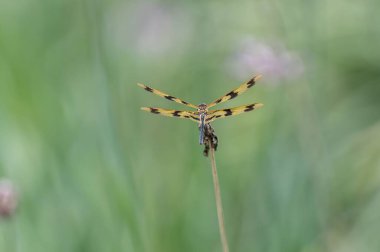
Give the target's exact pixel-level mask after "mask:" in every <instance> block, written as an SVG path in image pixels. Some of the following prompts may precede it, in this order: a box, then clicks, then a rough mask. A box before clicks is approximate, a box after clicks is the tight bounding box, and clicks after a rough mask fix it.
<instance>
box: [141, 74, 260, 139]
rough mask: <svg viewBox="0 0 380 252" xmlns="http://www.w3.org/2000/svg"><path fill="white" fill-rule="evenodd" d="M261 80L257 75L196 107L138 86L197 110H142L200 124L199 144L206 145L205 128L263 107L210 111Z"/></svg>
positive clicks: (253, 106) (147, 108)
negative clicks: (216, 121) (211, 100)
mask: <svg viewBox="0 0 380 252" xmlns="http://www.w3.org/2000/svg"><path fill="white" fill-rule="evenodd" d="M260 78H261V75H256V76H254V77H253V78H251V79H250V80H248V81H247V82H244V83H243V84H241V85H240V86H239V87H237V88H235V89H233V90H232V91H230V92H228V93H226V94H225V95H223V96H221V97H220V98H218V99H216V100H214V101H213V102H211V103H208V104H206V103H201V104H199V105H194V104H192V103H189V102H186V101H184V100H182V99H179V98H177V97H174V96H171V95H169V94H166V93H164V92H161V91H159V90H157V89H154V88H151V87H148V86H146V85H144V84H141V83H138V84H137V85H138V86H139V87H141V88H143V89H145V90H146V91H148V92H151V93H153V94H155V95H158V96H160V97H163V98H165V99H167V100H169V101H173V102H176V103H179V104H183V105H185V106H187V107H190V108H192V109H195V110H193V111H192V110H174V109H164V108H155V107H142V108H141V109H142V110H144V111H147V112H150V113H153V114H157V115H162V116H168V117H177V118H183V119H189V120H192V121H194V122H197V123H198V128H199V144H204V132H205V126H206V125H207V124H209V123H211V122H213V121H215V120H217V119H220V118H225V117H228V116H235V115H239V114H242V113H245V112H249V111H253V110H255V109H258V108H260V107H262V106H263V104H262V103H251V104H247V105H243V106H238V107H234V108H227V109H217V110H209V109H210V108H211V107H214V106H215V105H217V104H219V103H222V102H226V101H229V100H232V99H234V98H236V97H237V96H239V95H241V94H242V93H244V92H245V91H247V90H248V89H249V88H251V87H253V86H254V85H255V84H256V81H257V80H259V79H260Z"/></svg>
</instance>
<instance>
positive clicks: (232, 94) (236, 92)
mask: <svg viewBox="0 0 380 252" xmlns="http://www.w3.org/2000/svg"><path fill="white" fill-rule="evenodd" d="M260 78H261V75H256V76H254V77H253V78H251V79H250V80H249V81H247V82H245V83H243V84H241V85H240V86H239V87H238V88H236V89H234V90H232V91H230V92H229V93H227V94H225V95H223V96H222V97H220V98H218V99H216V100H215V101H213V102H211V103H210V104H208V105H207V108H211V107H213V106H215V105H217V104H219V103H222V102H225V101H228V100H232V99H234V98H235V97H237V96H238V95H240V94H242V93H244V92H245V91H247V90H248V89H249V88H251V87H253V85H255V83H256V81H257V80H258V79H260Z"/></svg>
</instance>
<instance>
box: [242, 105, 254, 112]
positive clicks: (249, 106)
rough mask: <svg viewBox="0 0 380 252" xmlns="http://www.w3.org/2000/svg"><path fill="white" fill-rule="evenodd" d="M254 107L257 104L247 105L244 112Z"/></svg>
mask: <svg viewBox="0 0 380 252" xmlns="http://www.w3.org/2000/svg"><path fill="white" fill-rule="evenodd" d="M254 109H255V104H252V105H248V106H247V107H245V109H244V112H248V111H251V110H254Z"/></svg>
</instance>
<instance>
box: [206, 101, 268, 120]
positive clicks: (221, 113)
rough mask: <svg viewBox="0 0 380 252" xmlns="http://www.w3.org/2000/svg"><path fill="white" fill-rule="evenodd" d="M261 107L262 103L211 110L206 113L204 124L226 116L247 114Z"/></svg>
mask: <svg viewBox="0 0 380 252" xmlns="http://www.w3.org/2000/svg"><path fill="white" fill-rule="evenodd" d="M262 106H263V104H262V103H253V104H249V105H244V106H239V107H235V108H229V109H219V110H211V111H209V112H208V113H207V117H206V123H210V122H212V121H214V120H216V119H218V118H224V117H226V116H234V115H238V114H241V113H244V112H249V111H252V110H254V109H258V108H260V107H262Z"/></svg>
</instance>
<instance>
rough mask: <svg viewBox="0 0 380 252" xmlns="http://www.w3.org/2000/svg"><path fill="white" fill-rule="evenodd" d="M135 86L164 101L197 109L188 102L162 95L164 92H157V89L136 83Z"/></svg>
mask: <svg viewBox="0 0 380 252" xmlns="http://www.w3.org/2000/svg"><path fill="white" fill-rule="evenodd" d="M137 85H138V86H139V87H141V88H143V89H145V90H146V91H148V92H151V93H153V94H155V95H158V96H160V97H163V98H165V99H168V100H169V101H174V102H176V103H180V104H183V105H186V106H188V107H191V108H195V109H196V108H198V106H195V105H194V104H191V103H189V102H186V101H184V100H181V99H179V98H177V97H174V96H171V95H168V94H166V93H164V92H161V91H159V90H157V89H154V88H151V87H148V86H146V85H144V84H141V83H138V84H137Z"/></svg>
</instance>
